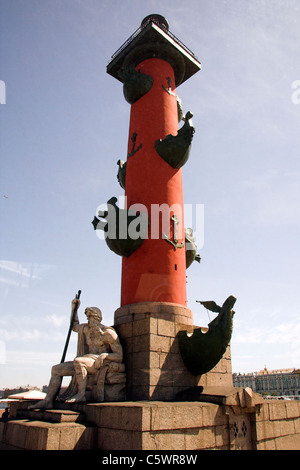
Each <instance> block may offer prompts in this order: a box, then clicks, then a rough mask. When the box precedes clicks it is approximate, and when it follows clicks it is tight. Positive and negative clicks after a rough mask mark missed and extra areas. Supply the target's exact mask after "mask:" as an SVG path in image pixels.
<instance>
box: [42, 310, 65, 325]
mask: <svg viewBox="0 0 300 470" xmlns="http://www.w3.org/2000/svg"><path fill="white" fill-rule="evenodd" d="M46 322H47V323H50V324H51V325H53V326H55V327H59V326H61V325H62V324H63V323H64V322H65V317H63V316H59V315H56V314H55V313H53V314H52V315H47V316H46Z"/></svg>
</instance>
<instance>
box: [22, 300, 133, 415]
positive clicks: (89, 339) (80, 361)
mask: <svg viewBox="0 0 300 470" xmlns="http://www.w3.org/2000/svg"><path fill="white" fill-rule="evenodd" d="M78 297H79V296H76V298H75V299H74V300H73V301H72V312H71V325H70V327H71V329H72V330H73V331H75V332H77V333H78V343H77V355H76V357H75V359H74V360H73V361H67V362H61V363H60V364H57V365H55V366H53V367H52V372H51V379H50V382H49V386H48V392H47V395H46V397H45V398H44V399H43V400H41V401H39V402H38V403H36V404H34V405H32V406H31V407H30V408H44V409H51V408H53V403H54V400H55V399H56V397H57V395H58V393H59V390H60V387H61V382H62V378H63V377H65V376H71V377H72V380H71V383H70V385H69V387H68V389H67V390H66V392H65V394H64V395H63V397H60V399H63V400H64V401H65V402H67V403H84V402H86V390H87V380H88V376H89V375H92V376H97V377H96V378H97V380H98V377H99V380H98V399H99V393H100V396H101V397H102V400H101V399H100V400H99V401H104V386H105V383H108V384H111V385H113V384H124V383H125V380H126V377H125V373H124V371H125V365H124V364H123V362H122V361H123V349H122V346H121V344H120V341H119V338H118V335H117V333H116V331H115V330H114V329H113V328H111V327H105V326H104V325H102V323H101V322H102V313H101V310H100V309H99V308H97V307H88V308H86V309H85V314H86V316H87V320H88V322H87V323H81V324H80V323H79V319H78V314H77V309H78V308H79V306H80V300H79V298H78ZM63 357H64V355H63ZM99 382H100V385H99ZM99 387H100V388H101V390H100V392H99Z"/></svg>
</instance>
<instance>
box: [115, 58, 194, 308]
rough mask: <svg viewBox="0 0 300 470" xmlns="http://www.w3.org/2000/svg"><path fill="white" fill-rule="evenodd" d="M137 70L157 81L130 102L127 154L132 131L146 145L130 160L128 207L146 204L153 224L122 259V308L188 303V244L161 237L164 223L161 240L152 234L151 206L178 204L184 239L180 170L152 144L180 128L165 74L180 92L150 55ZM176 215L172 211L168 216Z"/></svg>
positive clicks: (164, 67) (169, 69) (168, 71)
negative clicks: (143, 239)
mask: <svg viewBox="0 0 300 470" xmlns="http://www.w3.org/2000/svg"><path fill="white" fill-rule="evenodd" d="M136 69H137V70H140V71H141V72H142V73H146V74H149V75H151V76H152V77H153V78H154V83H153V87H152V88H151V90H150V91H149V92H148V93H147V94H146V95H145V96H143V97H142V98H140V99H139V100H138V101H137V102H136V103H134V104H133V105H132V106H131V116H130V128H129V139H128V153H130V152H131V149H132V141H131V137H132V135H133V133H136V134H137V137H136V145H135V147H136V148H137V147H138V146H139V145H140V144H142V148H141V149H140V150H138V151H137V152H136V153H135V154H134V155H133V156H130V157H128V158H127V169H126V187H125V195H126V197H127V208H130V207H131V206H132V205H133V204H136V203H139V204H143V205H144V206H146V208H147V210H148V215H149V219H150V227H149V237H148V239H146V240H145V241H144V243H143V245H142V246H141V247H140V248H139V249H138V250H137V251H135V252H134V253H133V254H132V255H131V256H130V257H128V258H125V257H123V259H122V287H121V306H123V305H128V304H132V303H137V302H148V301H153V302H155V301H159V302H173V303H177V304H181V305H184V306H186V261H185V247H183V248H177V250H175V249H174V247H173V246H171V245H170V244H169V243H168V242H167V241H165V240H163V239H162V229H161V227H160V231H159V233H158V234H157V235H158V236H159V238H158V239H152V238H151V229H153V228H154V219H153V218H151V205H153V204H158V205H161V204H167V205H168V206H169V207H170V208H172V205H173V204H175V205H177V208H176V209H175V213H176V215H177V217H178V219H180V222H181V223H180V224H179V225H178V226H177V228H178V233H177V238H178V240H179V243H180V242H182V241H184V228H183V227H184V223H183V193H182V172H181V169H179V170H174V169H173V168H172V167H171V166H170V165H169V164H168V163H166V162H165V161H164V160H163V159H162V158H161V157H160V156H159V155H158V153H157V152H156V150H155V146H154V144H155V141H156V140H158V139H164V138H165V137H166V136H167V135H168V134H172V135H176V134H177V131H178V115H177V101H176V97H175V96H173V95H170V94H169V93H167V91H165V90H164V89H163V87H162V86H164V87H165V88H168V87H169V85H168V81H167V77H170V78H171V80H172V81H171V84H172V85H173V86H174V88H173V87H172V92H173V93H175V94H176V90H175V79H174V71H173V69H172V67H171V65H170V64H169V63H167V62H166V61H164V60H161V59H147V60H145V61H143V62H141V63H140V64H139V65H138V66H137V67H136ZM175 207H176V206H175ZM180 209H181V210H180ZM180 212H182V213H180ZM173 214H174V210H171V212H170V216H172V215H173ZM168 220H169V227H170V230H171V232H170V234H169V235H170V236H169V238H171V239H172V240H173V222H172V221H171V220H170V217H169V216H168Z"/></svg>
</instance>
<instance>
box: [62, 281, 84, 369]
mask: <svg viewBox="0 0 300 470" xmlns="http://www.w3.org/2000/svg"><path fill="white" fill-rule="evenodd" d="M80 294H81V290H79V291H78V294H76V296H75V299H77V300H79V298H80ZM78 304H79V302H76V305H75V307H74V311H73V315H72V318H71V322H70V326H69V331H68V335H67V339H66V344H65V347H64V352H63V354H62V357H61V361H60V363H61V364H62V363H63V362H65V357H66V353H67V349H68V346H69V341H70V336H71V332H72V327H73V323H74V319H75V315H76V313H77V310H78Z"/></svg>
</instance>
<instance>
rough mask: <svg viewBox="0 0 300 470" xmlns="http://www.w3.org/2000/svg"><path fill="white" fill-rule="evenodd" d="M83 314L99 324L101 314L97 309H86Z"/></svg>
mask: <svg viewBox="0 0 300 470" xmlns="http://www.w3.org/2000/svg"><path fill="white" fill-rule="evenodd" d="M84 313H85V314H86V316H87V318H89V317H94V318H95V319H97V320H98V321H99V322H100V323H101V321H102V312H101V310H100V309H99V308H98V307H87V308H86V309H85V312H84Z"/></svg>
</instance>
